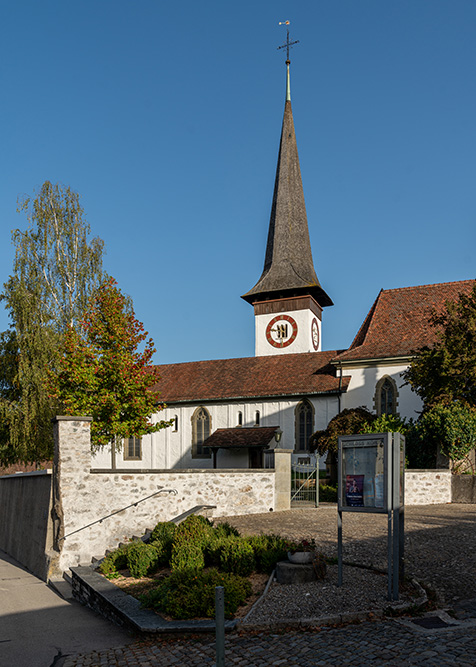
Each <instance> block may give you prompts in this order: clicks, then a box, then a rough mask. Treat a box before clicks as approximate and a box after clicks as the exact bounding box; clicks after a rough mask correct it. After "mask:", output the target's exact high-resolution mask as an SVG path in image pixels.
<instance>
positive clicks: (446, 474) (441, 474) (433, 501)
mask: <svg viewBox="0 0 476 667" xmlns="http://www.w3.org/2000/svg"><path fill="white" fill-rule="evenodd" d="M450 502H451V471H450V470H405V505H441V504H444V503H450Z"/></svg>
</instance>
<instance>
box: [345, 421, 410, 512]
mask: <svg viewBox="0 0 476 667" xmlns="http://www.w3.org/2000/svg"><path fill="white" fill-rule="evenodd" d="M404 463H405V439H404V437H403V436H402V435H401V434H400V433H377V434H371V435H352V436H341V437H340V438H339V473H338V474H339V484H338V509H339V510H340V511H347V512H388V511H389V510H390V509H395V508H396V507H401V506H402V505H403V474H404Z"/></svg>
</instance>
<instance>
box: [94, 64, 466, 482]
mask: <svg viewBox="0 0 476 667" xmlns="http://www.w3.org/2000/svg"><path fill="white" fill-rule="evenodd" d="M289 65H290V61H289V56H288V59H287V60H286V68H287V72H286V99H285V107H284V117H283V124H282V132H281V141H280V146H279V154H278V161H277V168H276V179H275V185H274V194H273V201H272V207H271V216H270V222H269V232H268V239H267V246H266V252H265V259H264V268H263V272H262V275H261V277H260V278H259V280H258V282H257V283H256V284H255V285H254V287H252V288H251V289H250V290H249V291H248V292H246V294H243V296H242V298H243V299H244V300H245V301H247V302H248V303H249V304H250V306H252V307H253V310H254V317H255V356H254V357H248V358H241V359H216V360H210V361H198V362H189V363H178V364H167V365H162V366H160V367H159V368H160V375H161V379H160V381H159V383H158V385H156V386H155V387H154V389H158V391H159V392H160V396H161V400H162V401H164V402H165V404H166V406H167V407H166V408H165V410H163V411H161V412H160V413H158V414H156V415H154V416H153V417H152V421H159V420H172V426H170V427H169V428H166V429H163V430H161V431H159V432H157V433H154V434H152V435H148V436H145V437H143V438H142V439H139V438H129V439H128V440H126V441H125V442H124V447H123V451H122V452H116V453H114V452H107V451H102V452H99V453H97V454H95V456H94V466H95V467H98V468H102V469H105V468H111V467H112V468H116V467H117V468H120V469H121V470H124V469H128V468H130V469H135V470H137V469H141V470H147V469H149V470H151V469H152V470H161V469H165V470H171V469H190V468H228V469H230V468H263V467H267V466H268V464H269V460H268V459H267V453H268V452H270V451H271V450H272V448H273V447H276V446H279V447H282V448H285V449H291V450H293V452H294V454H293V459H294V460H295V461H296V462H299V461H302V462H306V463H307V462H309V461H310V460H311V457H310V454H309V451H308V440H309V436H310V435H311V434H312V433H313V432H314V431H316V430H318V429H319V430H320V429H325V428H326V427H327V425H328V423H329V421H330V420H331V419H332V418H333V417H335V416H336V415H337V414H338V413H339V412H340V411H341V410H343V409H345V408H355V407H360V406H364V407H366V408H367V409H369V410H370V411H372V412H374V413H375V414H377V415H381V414H382V413H387V414H399V415H400V416H401V417H406V418H409V417H413V418H416V417H417V416H418V412H419V411H420V410H421V407H422V405H421V401H420V399H419V397H418V396H417V395H416V394H414V393H413V392H412V391H411V389H410V387H409V386H408V385H404V383H403V380H402V378H401V373H402V371H404V370H405V368H407V367H408V364H409V362H410V360H411V357H412V351H414V350H416V349H418V348H420V347H422V346H423V345H431V344H432V343H433V342H434V340H435V332H434V329H432V328H431V327H429V325H428V318H429V316H430V314H431V312H432V311H433V310H436V311H441V310H442V309H443V308H444V307H445V303H446V302H447V301H452V300H455V299H457V298H458V296H459V294H461V293H469V292H470V291H471V289H472V287H473V285H474V283H475V281H474V280H467V281H459V282H454V283H440V284H436V285H423V286H418V287H405V288H401V289H389V290H381V291H380V293H379V294H378V295H377V298H376V299H375V302H374V304H373V306H372V308H371V309H370V311H369V313H368V314H367V316H366V317H365V319H364V320H363V323H362V325H361V327H360V329H359V331H358V332H357V333H356V335H355V338H354V340H353V342H352V344H351V345H350V347H349V348H348V349H347V350H328V351H327V350H322V348H321V338H322V336H321V333H322V327H323V322H324V321H325V312H324V311H325V308H327V307H329V306H332V305H333V302H332V299H331V297H330V296H329V295H328V294H327V293H326V291H325V289H324V287H322V285H321V283H320V281H319V279H318V277H317V275H316V271H315V268H314V262H313V258H312V252H311V245H310V240H309V231H308V222H307V216H306V207H305V202H304V193H303V187H302V181H301V171H300V165H299V157H298V150H297V144H296V136H295V131H294V121H293V114H292V108H291V95H290V72H289ZM324 284H325V283H324Z"/></svg>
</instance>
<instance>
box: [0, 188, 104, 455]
mask: <svg viewBox="0 0 476 667" xmlns="http://www.w3.org/2000/svg"><path fill="white" fill-rule="evenodd" d="M18 210H19V212H21V211H24V212H26V213H27V215H28V221H29V228H28V229H27V230H26V231H21V230H19V229H16V230H14V231H13V232H12V239H13V243H14V245H15V260H14V265H13V274H12V275H11V276H10V277H9V279H8V280H7V282H6V283H5V284H4V290H3V293H2V294H1V295H0V299H1V300H3V301H4V302H5V306H6V308H7V310H8V312H9V317H10V321H11V328H10V330H9V331H7V332H4V333H3V334H1V336H0V368H1V377H2V381H1V385H0V464H4V465H8V464H10V463H15V462H18V461H23V462H25V463H34V462H38V461H41V460H47V459H51V458H52V455H53V432H52V425H51V418H52V417H53V416H54V414H55V412H56V405H55V402H54V400H52V399H51V398H50V396H49V395H48V392H47V391H46V388H45V386H44V382H45V378H46V374H47V370H48V369H54V368H55V364H56V359H57V349H58V344H59V340H60V338H61V336H62V334H63V332H64V331H65V330H66V328H67V327H69V326H74V325H76V324H77V322H78V321H79V319H80V318H81V316H82V314H83V312H84V310H85V308H86V304H87V302H88V298H89V296H90V295H91V293H92V292H93V291H94V289H95V288H96V287H97V285H98V284H99V282H100V281H101V279H102V277H103V272H102V252H103V242H102V241H101V240H100V239H97V238H96V239H92V240H90V241H89V240H88V236H89V232H90V228H89V225H88V224H87V223H86V221H85V220H84V218H83V209H82V207H81V205H80V203H79V195H78V194H77V193H75V192H73V191H72V190H71V189H70V188H69V187H63V186H60V185H52V184H51V183H49V182H48V181H46V182H45V183H44V184H43V186H42V187H41V189H40V191H39V192H38V193H37V195H36V196H35V198H33V199H32V198H26V199H25V200H24V201H23V202H22V203H21V204H20V205H19V208H18Z"/></svg>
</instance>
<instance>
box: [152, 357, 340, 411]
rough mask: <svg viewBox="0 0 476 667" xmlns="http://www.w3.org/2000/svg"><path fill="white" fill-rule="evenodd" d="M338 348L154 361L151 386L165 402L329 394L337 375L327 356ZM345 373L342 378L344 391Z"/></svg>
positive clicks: (333, 390)
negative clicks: (155, 380) (156, 365)
mask: <svg viewBox="0 0 476 667" xmlns="http://www.w3.org/2000/svg"><path fill="white" fill-rule="evenodd" d="M340 352H341V350H337V351H336V350H334V351H331V352H309V353H303V354H283V355H271V356H266V357H245V358H242V359H215V360H211V361H193V362H189V363H183V364H167V365H163V366H159V369H160V375H161V379H160V380H159V382H158V383H157V384H156V385H154V387H153V389H154V390H158V391H159V392H160V398H161V400H163V401H165V403H168V404H170V403H181V402H195V403H196V402H205V401H219V400H230V399H250V398H265V397H266V398H268V397H269V398H272V397H282V396H296V395H298V396H299V395H306V396H307V395H312V394H335V393H337V392H338V391H339V378H337V377H336V373H335V369H334V367H333V366H331V365H330V363H329V362H330V360H331V359H332V358H334V357H335V356H337V355H338V354H339V353H340ZM349 381H350V378H343V380H342V383H341V388H342V390H343V391H345V390H346V388H347V385H348V384H349Z"/></svg>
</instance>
